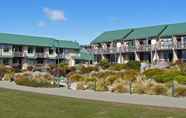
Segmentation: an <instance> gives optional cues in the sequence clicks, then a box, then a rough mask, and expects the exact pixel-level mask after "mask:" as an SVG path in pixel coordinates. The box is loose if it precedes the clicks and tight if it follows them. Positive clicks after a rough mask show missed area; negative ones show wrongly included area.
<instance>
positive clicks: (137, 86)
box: [133, 82, 146, 94]
mask: <svg viewBox="0 0 186 118" xmlns="http://www.w3.org/2000/svg"><path fill="white" fill-rule="evenodd" d="M145 91H146V87H145V85H144V83H142V82H136V83H134V84H133V92H134V93H138V94H145Z"/></svg>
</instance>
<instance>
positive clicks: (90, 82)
mask: <svg viewBox="0 0 186 118" xmlns="http://www.w3.org/2000/svg"><path fill="white" fill-rule="evenodd" d="M95 84H96V83H95V82H92V81H89V82H87V87H88V88H87V89H91V90H95V87H96V85H95Z"/></svg>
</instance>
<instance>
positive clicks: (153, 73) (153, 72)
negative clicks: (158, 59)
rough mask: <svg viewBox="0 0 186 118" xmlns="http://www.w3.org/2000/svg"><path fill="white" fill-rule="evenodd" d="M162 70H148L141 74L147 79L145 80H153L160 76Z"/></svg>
mask: <svg viewBox="0 0 186 118" xmlns="http://www.w3.org/2000/svg"><path fill="white" fill-rule="evenodd" d="M163 72H164V71H163V70H161V69H157V68H155V69H148V70H146V71H145V72H143V74H144V75H145V76H146V77H147V79H154V78H156V77H157V75H161V74H163Z"/></svg>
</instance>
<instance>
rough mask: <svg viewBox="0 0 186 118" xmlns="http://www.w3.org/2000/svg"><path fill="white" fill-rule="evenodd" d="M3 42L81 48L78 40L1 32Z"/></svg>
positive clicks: (0, 36)
mask: <svg viewBox="0 0 186 118" xmlns="http://www.w3.org/2000/svg"><path fill="white" fill-rule="evenodd" d="M0 43H1V44H11V45H27V46H42V47H54V46H55V47H61V48H72V49H79V44H78V43H77V42H72V41H65V40H56V39H54V38H47V37H36V36H26V35H17V34H8V33H0Z"/></svg>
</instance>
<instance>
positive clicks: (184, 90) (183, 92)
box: [176, 87, 186, 96]
mask: <svg viewBox="0 0 186 118" xmlns="http://www.w3.org/2000/svg"><path fill="white" fill-rule="evenodd" d="M176 96H186V87H177V88H176Z"/></svg>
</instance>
